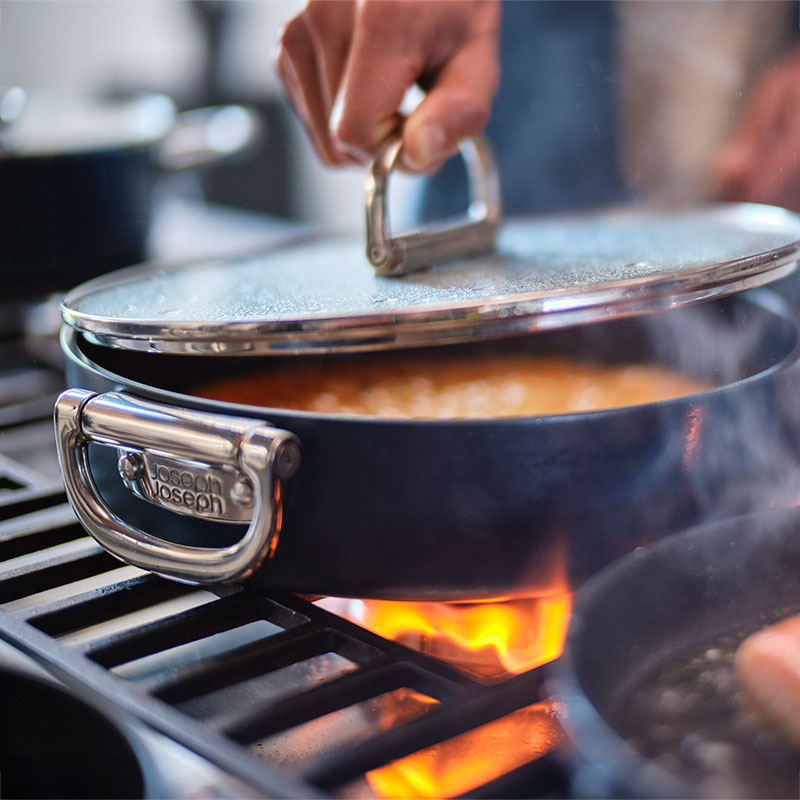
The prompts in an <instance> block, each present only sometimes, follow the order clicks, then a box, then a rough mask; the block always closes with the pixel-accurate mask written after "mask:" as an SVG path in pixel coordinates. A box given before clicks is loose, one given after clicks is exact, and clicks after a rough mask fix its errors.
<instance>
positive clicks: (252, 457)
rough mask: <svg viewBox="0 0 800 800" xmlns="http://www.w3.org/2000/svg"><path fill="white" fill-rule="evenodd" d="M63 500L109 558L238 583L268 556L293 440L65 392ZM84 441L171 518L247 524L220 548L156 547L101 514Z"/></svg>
mask: <svg viewBox="0 0 800 800" xmlns="http://www.w3.org/2000/svg"><path fill="white" fill-rule="evenodd" d="M55 425H56V439H57V443H58V453H59V458H60V461H61V470H62V474H63V476H64V483H65V485H66V489H67V497H68V498H69V502H70V504H71V505H72V508H73V509H74V511H75V514H76V515H77V517H78V519H79V521H80V522H81V524H82V525H83V526H84V527H85V528H86V530H87V531H88V532H89V533H90V534H91V535H92V536H93V537H94V538H95V539H96V540H97V541H98V542H99V543H100V544H101V545H102V546H103V547H104V548H105V549H106V550H108V552H110V553H111V554H112V555H115V556H117V558H120V559H122V560H123V561H126V562H127V563H129V564H133V565H134V566H137V567H141V568H142V569H146V570H150V571H151V572H157V573H159V574H161V575H164V576H166V577H169V578H173V579H176V580H180V581H188V582H196V583H225V582H230V581H237V580H242V579H244V578H246V577H248V576H249V575H250V574H252V573H253V572H254V571H255V570H256V569H258V567H259V566H260V565H261V564H262V563H263V561H264V560H265V559H266V558H269V557H270V556H271V555H272V553H273V552H274V550H275V547H276V545H277V539H278V534H279V531H280V492H281V481H283V480H285V479H288V478H289V477H291V476H292V475H293V474H294V473H295V472H296V471H297V467H298V466H299V463H300V448H299V443H298V441H297V438H296V437H295V436H294V435H293V434H291V433H289V432H288V431H284V430H280V429H278V428H274V427H272V426H270V425H269V424H268V423H266V422H263V421H259V420H256V419H248V418H244V417H228V416H225V415H221V414H213V413H208V412H203V411H196V410H190V409H185V408H179V407H176V406H168V405H164V404H159V403H155V402H151V401H148V400H143V399H141V398H137V397H132V396H129V395H126V394H124V393H116V392H109V393H106V394H101V395H98V394H95V393H93V392H90V391H86V390H84V389H69V390H67V391H66V392H64V393H63V394H61V396H60V397H59V398H58V400H57V401H56V407H55ZM90 442H94V443H96V444H100V445H106V446H110V447H115V448H117V449H118V450H119V452H120V454H121V457H120V462H119V464H120V476H121V478H122V480H123V481H124V482H125V483H126V485H127V486H128V487H129V488H130V489H131V490H132V491H133V492H134V493H135V494H138V495H139V496H141V497H144V498H145V499H147V500H150V501H151V502H153V503H156V504H158V505H161V506H163V507H166V508H169V509H170V510H171V511H176V512H178V513H183V514H187V515H189V516H193V517H202V518H205V519H216V520H218V521H221V522H242V521H248V520H249V526H248V528H247V532H246V533H245V534H244V536H243V537H242V538H241V539H240V540H239V541H238V542H236V543H235V544H233V545H230V546H227V547H193V546H188V545H181V544H175V543H173V542H169V541H165V540H164V539H160V538H158V537H156V536H153V535H151V534H149V533H146V532H144V531H142V530H139V529H138V528H136V527H134V526H132V525H129V524H128V523H126V522H125V521H124V520H122V519H121V518H120V517H119V516H117V515H116V514H115V513H114V512H113V511H111V509H109V508H108V506H107V505H106V503H105V501H104V500H103V498H102V497H101V495H100V492H99V491H98V489H97V486H96V484H95V482H94V479H93V477H92V472H91V469H90V465H89V448H88V445H89V443H90Z"/></svg>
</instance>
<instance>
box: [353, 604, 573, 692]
mask: <svg viewBox="0 0 800 800" xmlns="http://www.w3.org/2000/svg"><path fill="white" fill-rule="evenodd" d="M571 606H572V596H571V595H570V594H567V593H565V594H560V595H554V596H550V597H541V598H531V599H524V600H507V601H494V602H482V603H403V602H396V601H390V600H368V601H365V602H364V609H363V615H362V617H361V618H360V620H359V622H360V623H361V624H362V625H364V626H365V627H367V628H369V629H370V630H372V631H374V632H375V633H378V634H379V635H381V636H384V637H386V638H387V639H397V640H399V641H402V642H403V643H404V644H407V645H408V646H410V647H414V648H416V649H418V650H421V651H422V652H425V653H427V654H429V655H433V656H436V657H438V658H441V659H442V660H444V661H448V662H449V663H451V664H453V666H455V667H457V668H459V669H462V670H463V671H465V672H470V673H473V674H479V675H480V676H481V677H484V678H487V679H498V678H502V677H507V676H508V675H509V674H514V673H517V672H523V671H524V670H527V669H531V668H533V667H535V666H538V665H539V664H544V663H546V662H548V661H552V660H553V659H554V658H556V657H557V656H558V655H559V654H560V652H561V648H562V647H563V644H564V636H565V634H566V627H567V622H568V620H569V613H570V610H571Z"/></svg>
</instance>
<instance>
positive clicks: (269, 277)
mask: <svg viewBox="0 0 800 800" xmlns="http://www.w3.org/2000/svg"><path fill="white" fill-rule="evenodd" d="M406 238H409V237H406ZM798 258H800V217H797V216H795V215H794V214H791V213H790V212H788V211H785V210H783V209H779V208H774V207H771V206H761V205H753V204H724V205H715V206H707V207H703V208H695V209H688V210H687V209H684V210H680V211H664V210H653V209H647V208H637V207H632V208H629V209H621V210H613V211H607V212H602V213H592V214H573V215H564V216H546V217H538V218H523V219H516V220H512V221H508V222H506V223H504V224H503V225H501V226H500V227H499V228H498V229H497V231H496V236H495V247H494V250H492V251H491V252H489V253H488V254H484V255H478V256H472V257H456V258H451V259H450V260H447V261H445V262H444V263H440V264H437V265H436V266H433V267H430V268H428V269H423V270H421V271H416V272H412V273H410V274H404V275H402V276H399V277H389V276H384V275H381V274H378V273H376V271H375V270H374V269H373V268H372V267H371V266H370V264H369V263H368V261H367V256H366V255H365V253H364V240H363V238H360V237H358V236H352V237H348V236H341V237H331V236H323V237H317V238H306V239H303V240H299V241H294V242H291V243H289V244H284V245H282V246H279V247H276V248H273V249H270V250H266V251H264V252H259V253H255V254H248V255H243V256H238V257H231V258H225V259H215V260H209V261H205V262H196V263H190V264H179V265H171V266H166V267H165V266H159V265H144V266H139V267H133V268H130V269H127V270H123V271H121V272H117V273H113V274H111V275H108V276H105V277H103V278H99V279H96V280H94V281H91V282H89V283H86V284H84V285H83V286H80V287H78V288H77V289H74V290H73V291H72V292H71V293H70V294H69V295H68V296H67V297H66V298H65V300H64V303H63V306H62V313H63V317H64V319H65V321H66V322H67V323H68V324H69V325H71V326H73V327H74V328H76V329H77V330H79V331H81V332H83V333H84V334H85V335H86V336H87V337H88V338H89V339H90V340H92V341H94V342H96V343H99V344H103V345H107V346H112V347H119V348H124V349H129V350H144V351H157V352H173V353H197V354H209V353H229V354H235V355H242V354H264V353H275V354H287V353H319V352H334V351H347V350H354V351H355V350H375V349H381V348H390V347H406V346H419V345H438V344H445V343H449V342H460V341H465V340H469V339H485V338H492V337H498V336H509V335H513V334H518V333H522V332H528V331H537V330H544V329H553V328H560V327H567V326H572V325H577V324H584V323H588V322H594V321H599V320H602V319H609V318H614V317H621V316H628V315H632V314H641V313H647V312H653V311H656V310H663V309H666V308H670V307H674V306H680V305H685V304H689V303H695V302H699V301H701V300H707V299H711V298H715V297H721V296H724V295H728V294H732V293H734V292H739V291H741V290H743V289H747V288H750V287H753V286H759V285H761V284H764V283H768V282H769V281H772V280H775V279H777V278H780V277H783V276H784V275H787V274H788V273H789V272H790V271H791V270H792V269H793V268H794V265H795V262H796V261H797V259H798Z"/></svg>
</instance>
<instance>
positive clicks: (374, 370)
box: [197, 355, 710, 419]
mask: <svg viewBox="0 0 800 800" xmlns="http://www.w3.org/2000/svg"><path fill="white" fill-rule="evenodd" d="M708 388H710V387H709V385H708V384H707V383H704V382H702V381H698V380H694V379H692V378H689V377H687V376H685V375H682V374H681V373H679V372H678V371H676V370H674V369H670V368H668V367H662V366H656V365H645V364H626V365H607V364H598V363H592V362H587V361H580V360H573V359H568V358H560V357H559V358H555V357H553V358H551V357H530V356H516V355H509V356H500V357H495V358H492V359H491V360H489V359H480V360H478V359H468V358H463V357H457V358H424V357H422V356H413V357H409V356H404V357H400V358H398V357H394V358H389V359H375V360H372V361H366V362H336V361H320V362H317V363H314V364H313V365H312V364H298V365H294V366H291V367H286V366H283V367H280V368H272V367H268V368H264V369H262V370H261V371H259V372H254V373H251V374H247V375H243V376H240V377H236V378H233V379H227V380H224V381H220V382H217V383H213V384H208V385H205V386H202V387H201V388H200V389H198V390H197V393H198V394H200V395H201V396H203V397H209V398H211V399H213V400H221V401H225V402H234V403H244V404H247V405H256V406H268V407H274V408H287V409H294V410H299V411H316V412H320V413H324V414H358V415H366V416H377V417H404V418H418V419H459V418H461V419H463V418H476V417H521V416H540V415H547V414H563V413H570V412H581V411H595V410H599V409H603V408H615V407H620V406H629V405H638V404H640V403H650V402H654V401H657V400H666V399H669V398H672V397H679V396H682V395H686V394H692V393H694V392H700V391H704V390H706V389H708Z"/></svg>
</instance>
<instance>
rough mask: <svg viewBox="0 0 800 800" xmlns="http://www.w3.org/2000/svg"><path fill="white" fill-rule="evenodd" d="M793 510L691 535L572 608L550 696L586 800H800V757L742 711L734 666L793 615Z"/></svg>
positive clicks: (796, 511) (799, 598) (636, 561)
mask: <svg viewBox="0 0 800 800" xmlns="http://www.w3.org/2000/svg"><path fill="white" fill-rule="evenodd" d="M798 541H800V508H798V507H790V508H787V509H774V510H770V511H764V512H759V513H755V514H751V515H745V516H740V517H736V518H733V519H729V520H725V521H721V522H718V523H715V524H713V525H708V526H704V527H698V528H694V529H691V530H689V531H687V532H685V533H682V534H680V535H676V536H672V537H668V538H667V539H665V540H663V541H661V542H659V543H657V544H655V545H653V546H651V547H648V548H646V549H645V550H643V551H642V552H639V553H634V554H631V555H629V556H626V557H625V558H624V559H622V560H621V561H619V562H618V563H617V564H614V565H612V566H611V567H609V568H607V569H606V570H604V571H603V572H601V573H600V574H599V575H597V576H596V577H595V578H593V579H592V580H591V581H590V582H589V583H587V585H586V586H585V587H584V588H583V589H582V590H581V592H580V593H579V595H578V598H577V601H576V604H575V609H574V614H573V617H572V620H571V623H570V630H569V634H568V638H567V645H566V648H565V653H564V656H563V657H562V659H561V660H560V663H558V664H557V665H556V668H555V673H554V675H553V679H552V681H551V687H552V688H553V690H554V691H555V693H556V694H557V695H559V696H560V698H561V699H562V701H563V708H562V710H563V713H562V720H563V722H564V725H565V727H566V728H567V732H568V733H569V735H570V737H571V739H572V741H573V742H574V743H575V745H576V748H577V751H578V753H579V754H580V756H579V764H580V769H579V771H578V773H577V774H578V778H577V780H576V791H577V793H578V794H584V795H590V796H593V797H606V796H609V797H677V796H704V797H797V785H798V784H797V781H798V774H800V754H798V753H797V752H794V751H792V750H791V749H790V748H789V747H788V746H787V745H786V744H784V742H783V741H782V740H781V739H780V738H779V737H778V736H777V735H776V734H774V733H772V732H770V731H767V730H764V729H762V728H761V727H760V726H759V725H758V724H757V723H756V722H755V721H754V720H753V719H752V718H751V717H749V716H748V715H747V714H746V713H744V712H743V711H742V709H741V705H740V700H739V697H738V694H737V690H736V683H735V679H734V673H733V667H732V663H731V661H732V657H733V653H734V652H735V650H736V647H737V646H738V644H739V642H741V640H742V639H743V638H744V637H745V636H747V635H748V634H749V633H751V632H753V631H755V630H758V629H759V628H761V627H764V626H765V625H768V624H770V623H772V622H775V621H777V620H779V619H782V618H784V617H786V616H789V615H791V614H796V613H798V612H800V592H798V585H800V548H798Z"/></svg>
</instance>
